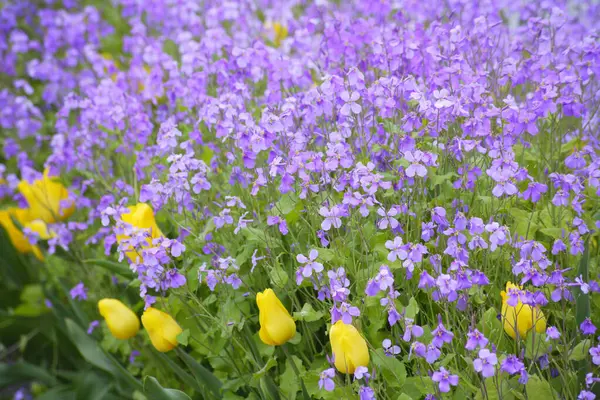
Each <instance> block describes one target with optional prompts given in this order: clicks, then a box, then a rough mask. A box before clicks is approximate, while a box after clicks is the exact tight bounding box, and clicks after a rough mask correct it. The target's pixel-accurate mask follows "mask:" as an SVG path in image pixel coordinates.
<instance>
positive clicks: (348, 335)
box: [329, 320, 369, 374]
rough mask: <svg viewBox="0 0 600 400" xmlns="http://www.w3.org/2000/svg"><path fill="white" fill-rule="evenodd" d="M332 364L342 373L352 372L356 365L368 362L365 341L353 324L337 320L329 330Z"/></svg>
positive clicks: (359, 365) (363, 364) (367, 350)
mask: <svg viewBox="0 0 600 400" xmlns="http://www.w3.org/2000/svg"><path fill="white" fill-rule="evenodd" d="M329 339H330V340H331V348H332V350H333V356H334V359H335V360H334V364H335V367H336V368H337V370H338V371H340V372H341V373H343V374H353V373H354V371H355V370H356V368H357V367H366V366H367V365H368V364H369V349H368V348H367V342H366V341H365V339H364V338H363V337H362V336H361V335H360V333H359V332H358V330H357V329H356V328H355V327H354V326H353V325H348V324H345V323H344V322H343V321H342V320H339V321H337V322H336V323H335V324H334V325H333V326H332V327H331V330H330V332H329Z"/></svg>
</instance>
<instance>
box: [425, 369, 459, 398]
mask: <svg viewBox="0 0 600 400" xmlns="http://www.w3.org/2000/svg"><path fill="white" fill-rule="evenodd" d="M431 379H432V380H433V381H434V382H437V383H438V385H439V388H440V392H442V393H448V392H449V391H450V385H452V386H457V385H458V375H450V371H448V370H446V368H444V367H440V370H439V371H436V372H434V373H433V375H432V376H431Z"/></svg>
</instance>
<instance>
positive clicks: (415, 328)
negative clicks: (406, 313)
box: [402, 318, 424, 342]
mask: <svg viewBox="0 0 600 400" xmlns="http://www.w3.org/2000/svg"><path fill="white" fill-rule="evenodd" d="M404 322H405V327H404V336H402V340H404V341H405V342H410V341H411V339H412V337H413V336H414V337H416V338H418V337H421V336H423V332H424V331H423V328H421V327H420V326H419V325H415V324H414V321H413V320H412V319H410V318H405V319H404Z"/></svg>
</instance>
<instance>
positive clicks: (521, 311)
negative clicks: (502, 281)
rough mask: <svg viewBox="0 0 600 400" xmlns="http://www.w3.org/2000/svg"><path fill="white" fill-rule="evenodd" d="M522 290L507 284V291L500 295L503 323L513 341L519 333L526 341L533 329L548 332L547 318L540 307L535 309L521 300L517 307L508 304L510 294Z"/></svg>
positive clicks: (509, 283)
mask: <svg viewBox="0 0 600 400" xmlns="http://www.w3.org/2000/svg"><path fill="white" fill-rule="evenodd" d="M521 289H522V288H521V287H520V286H517V285H514V284H513V283H512V282H507V283H506V291H504V290H503V291H502V292H501V293H500V296H502V323H503V325H504V331H505V332H506V333H508V334H509V335H510V337H512V338H513V339H516V338H517V332H518V333H519V337H520V338H521V339H525V338H526V337H527V333H528V332H529V331H530V330H531V329H533V328H535V331H536V332H538V333H542V332H545V331H546V318H545V317H544V313H543V312H542V310H540V309H539V307H535V308H533V307H531V306H530V305H527V304H523V303H521V300H520V299H519V300H518V301H517V304H516V305H515V306H511V305H510V304H508V299H509V297H510V296H509V294H510V292H511V291H515V290H521ZM507 292H508V293H509V294H507Z"/></svg>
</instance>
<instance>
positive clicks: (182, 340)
mask: <svg viewBox="0 0 600 400" xmlns="http://www.w3.org/2000/svg"><path fill="white" fill-rule="evenodd" d="M189 338H190V330H189V329H186V330H184V331H183V332H181V333H180V334H179V335H177V343H179V344H182V345H184V346H187V345H188V340H189Z"/></svg>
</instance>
